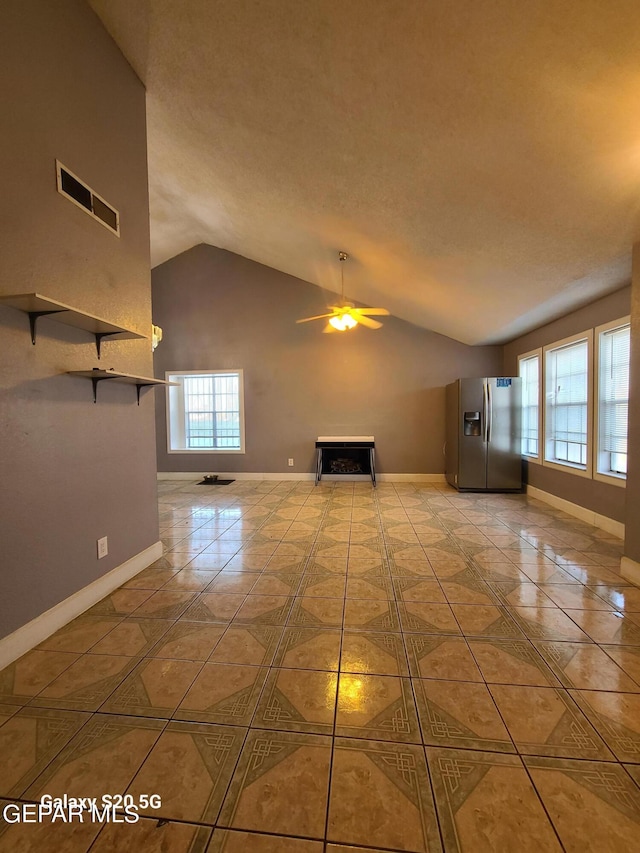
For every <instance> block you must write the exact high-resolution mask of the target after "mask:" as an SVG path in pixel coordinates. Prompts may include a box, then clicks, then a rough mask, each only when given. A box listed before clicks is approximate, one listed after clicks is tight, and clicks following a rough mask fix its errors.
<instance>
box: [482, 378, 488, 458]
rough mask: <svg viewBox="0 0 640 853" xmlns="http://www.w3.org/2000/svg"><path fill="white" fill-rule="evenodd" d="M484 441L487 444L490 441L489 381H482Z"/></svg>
mask: <svg viewBox="0 0 640 853" xmlns="http://www.w3.org/2000/svg"><path fill="white" fill-rule="evenodd" d="M482 423H483V429H482V441H483V442H484V443H485V444H486V443H487V442H488V441H489V395H488V392H487V383H486V382H483V383H482Z"/></svg>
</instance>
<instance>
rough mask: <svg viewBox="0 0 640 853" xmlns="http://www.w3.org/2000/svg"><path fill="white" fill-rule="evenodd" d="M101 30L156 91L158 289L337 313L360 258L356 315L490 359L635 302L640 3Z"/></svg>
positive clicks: (215, 3)
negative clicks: (191, 273) (259, 289)
mask: <svg viewBox="0 0 640 853" xmlns="http://www.w3.org/2000/svg"><path fill="white" fill-rule="evenodd" d="M91 6H92V7H93V8H94V10H95V11H96V12H97V13H98V15H99V16H100V18H101V19H102V21H103V23H104V24H105V26H106V28H107V29H108V30H109V32H110V33H111V34H112V36H113V38H114V39H115V41H116V42H117V43H118V45H119V46H120V48H121V50H122V51H123V53H124V54H125V56H126V57H127V58H128V60H129V61H130V63H131V65H132V66H133V68H134V69H135V71H136V72H137V74H138V75H139V77H140V78H141V79H142V80H143V82H144V83H145V85H146V87H147V115H148V139H149V181H150V204H151V248H152V264H153V265H157V264H159V263H161V262H163V261H165V260H167V259H168V258H171V257H173V256H174V255H176V254H178V253H180V252H182V251H184V250H185V249H188V248H190V247H191V246H193V245H195V244H197V243H203V242H204V243H211V244H213V245H216V246H220V247H222V248H225V249H229V250H230V251H233V252H237V253H238V254H241V255H244V256H246V257H248V258H252V259H253V260H256V261H259V262H260V263H263V264H267V265H268V266H271V267H275V268H276V269H279V270H282V271H284V272H286V273H290V274H292V275H295V276H298V277H299V278H301V279H304V280H306V281H310V282H313V283H314V284H318V285H320V286H322V287H324V288H326V289H327V290H334V291H336V290H339V275H340V271H339V268H338V267H339V264H338V260H337V252H338V250H341V249H344V250H346V251H347V252H349V254H350V256H351V260H350V262H349V265H348V266H347V268H346V269H345V283H346V291H347V296H348V297H351V298H352V299H354V300H358V301H360V302H364V303H366V304H369V305H382V306H385V307H387V308H388V309H389V310H390V311H391V312H392V313H393V314H395V315H396V316H398V317H401V318H404V319H406V320H409V321H411V322H413V323H416V324H418V325H420V326H424V327H426V328H429V329H433V330H435V331H437V332H440V333H442V334H445V335H449V336H450V337H453V338H456V339H458V340H461V341H464V342H466V343H472V344H475V343H487V342H501V341H506V340H509V339H510V338H513V337H515V336H516V335H517V334H519V333H521V332H523V331H526V330H528V329H530V328H532V327H534V326H537V325H540V324H541V323H542V322H545V321H547V320H550V319H552V318H553V317H556V316H559V315H560V314H562V313H565V312H566V311H567V310H570V309H571V308H573V307H575V306H577V305H580V304H584V303H586V302H589V301H591V300H593V299H595V298H597V297H598V296H599V295H602V294H604V293H607V292H610V291H612V290H615V289H617V288H618V287H621V286H622V285H624V284H625V283H627V282H628V280H629V276H630V250H631V245H632V243H633V242H634V241H635V240H637V239H639V238H640V4H638V2H637V0H607V2H606V3H603V2H602V0H567V2H565V3H557V2H555V0H528V2H523V0H208V2H207V0H179V2H176V0H136V2H133V3H132V2H131V0H91ZM324 296H327V298H328V296H329V295H328V294H326V295H323V294H320V293H319V303H318V307H319V308H322V306H323V304H324V301H325V299H324ZM375 334H382V332H376V333H375Z"/></svg>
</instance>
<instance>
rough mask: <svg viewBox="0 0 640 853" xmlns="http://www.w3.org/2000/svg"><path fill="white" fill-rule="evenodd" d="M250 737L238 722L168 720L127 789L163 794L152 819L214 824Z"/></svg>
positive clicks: (147, 812)
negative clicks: (235, 768) (247, 739)
mask: <svg viewBox="0 0 640 853" xmlns="http://www.w3.org/2000/svg"><path fill="white" fill-rule="evenodd" d="M245 735H246V729H244V728H238V727H236V726H211V725H206V724H203V723H177V722H173V723H169V724H168V726H167V727H166V729H165V730H164V732H163V733H162V734H161V736H160V738H159V739H158V741H157V743H156V744H155V746H154V748H153V749H152V750H151V752H150V754H149V756H148V758H147V759H146V761H145V762H144V764H143V765H142V767H141V768H140V771H139V773H138V774H137V776H136V778H135V779H134V781H133V783H132V784H131V785H130V786H129V788H128V791H127V793H129V794H131V795H132V796H134V797H138V796H139V795H140V794H148V793H149V792H150V791H151V792H153V793H156V794H159V795H160V797H161V798H162V807H161V808H160V809H159V810H158V811H152V810H148V811H146V812H145V813H146V814H148V815H149V816H151V817H156V818H157V817H160V818H162V819H164V820H180V821H192V822H194V823H204V824H214V823H215V822H216V819H217V817H218V813H219V811H220V806H221V804H222V801H223V799H224V795H225V792H226V790H227V786H228V784H229V780H230V779H231V775H232V773H233V769H234V767H235V765H236V761H237V759H238V755H239V754H240V750H241V749H242V744H243V742H244V738H245Z"/></svg>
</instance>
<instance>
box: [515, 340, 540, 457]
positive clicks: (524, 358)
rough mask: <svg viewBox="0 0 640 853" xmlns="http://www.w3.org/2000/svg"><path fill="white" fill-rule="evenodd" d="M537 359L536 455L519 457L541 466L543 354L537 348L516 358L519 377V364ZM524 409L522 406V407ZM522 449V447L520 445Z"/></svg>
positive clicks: (524, 454)
mask: <svg viewBox="0 0 640 853" xmlns="http://www.w3.org/2000/svg"><path fill="white" fill-rule="evenodd" d="M536 357H537V359H538V455H537V456H533V455H532V454H529V453H522V450H521V456H522V458H523V459H526V460H527V461H529V462H535V464H536V465H541V464H542V445H543V443H544V440H545V435H544V430H543V418H542V410H543V408H544V407H543V405H542V403H543V399H542V388H543V386H542V381H543V371H542V359H543V357H544V356H543V352H542V347H538V348H537V349H533V350H530V351H529V352H523V353H522V354H521V355H519V356H518V376H520V362H521V361H527V360H528V359H530V358H536ZM523 400H524V383H523ZM523 408H524V406H523ZM521 448H522V445H521Z"/></svg>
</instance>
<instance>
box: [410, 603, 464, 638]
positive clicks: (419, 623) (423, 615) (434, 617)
mask: <svg viewBox="0 0 640 853" xmlns="http://www.w3.org/2000/svg"><path fill="white" fill-rule="evenodd" d="M398 610H399V611H400V622H401V624H402V630H403V631H412V632H425V633H431V634H458V635H459V634H460V633H461V631H460V627H459V625H458V623H457V621H456V618H455V616H454V615H453V611H452V609H451V607H450V606H449V605H448V604H437V603H435V604H434V603H431V602H423V601H411V602H402V603H399V604H398Z"/></svg>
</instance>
